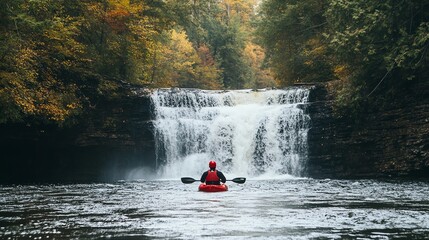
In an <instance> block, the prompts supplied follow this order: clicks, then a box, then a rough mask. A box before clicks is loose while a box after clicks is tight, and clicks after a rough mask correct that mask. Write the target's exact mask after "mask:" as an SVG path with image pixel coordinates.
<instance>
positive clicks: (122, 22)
mask: <svg viewBox="0 0 429 240" xmlns="http://www.w3.org/2000/svg"><path fill="white" fill-rule="evenodd" d="M130 15H131V14H130V12H128V11H127V10H126V9H113V10H111V11H108V12H107V13H106V22H107V24H109V26H110V28H111V29H112V30H113V31H115V32H117V33H123V32H125V31H127V30H128V27H127V21H128V19H129V17H130Z"/></svg>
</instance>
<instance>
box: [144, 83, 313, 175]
mask: <svg viewBox="0 0 429 240" xmlns="http://www.w3.org/2000/svg"><path fill="white" fill-rule="evenodd" d="M308 95H309V90H308V89H305V88H290V89H286V90H260V91H252V90H236V91H223V92H222V91H204V90H190V89H181V90H172V89H160V90H158V91H156V92H154V93H153V94H152V96H151V100H152V103H153V107H154V114H155V120H154V127H155V141H156V152H157V166H158V175H159V176H160V177H162V178H176V177H180V176H185V175H186V176H199V175H200V174H201V172H202V171H203V170H206V169H207V163H208V161H209V160H211V159H213V160H215V161H217V163H218V168H219V169H220V170H222V171H223V172H224V173H227V174H229V175H235V176H238V175H240V176H251V177H261V176H264V177H266V178H278V177H279V176H283V175H291V176H301V175H302V174H303V171H304V169H305V162H306V157H307V132H308V129H309V123H310V117H309V115H308V114H307V113H306V111H305V104H306V103H307V101H308Z"/></svg>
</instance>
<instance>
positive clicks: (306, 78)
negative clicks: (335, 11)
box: [257, 0, 332, 85]
mask: <svg viewBox="0 0 429 240" xmlns="http://www.w3.org/2000/svg"><path fill="white" fill-rule="evenodd" d="M326 5H327V2H326V1H324V0H322V1H319V0H300V1H297V0H287V1H284V0H267V1H264V2H263V3H262V5H261V6H260V10H259V19H258V21H257V26H258V28H257V34H258V36H259V41H260V43H261V44H262V45H263V46H264V47H265V48H266V49H267V58H268V61H269V63H270V64H271V65H272V67H273V68H274V72H275V75H276V77H277V78H278V79H279V80H280V82H281V83H282V85H290V84H292V83H294V82H314V81H323V80H328V79H330V78H331V76H332V71H331V68H332V67H331V62H330V59H329V57H328V56H327V53H328V49H327V47H326V43H325V41H324V38H323V35H322V33H323V32H324V30H325V27H326V20H325V17H324V16H323V13H324V9H325V8H326Z"/></svg>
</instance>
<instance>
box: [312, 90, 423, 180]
mask: <svg viewBox="0 0 429 240" xmlns="http://www.w3.org/2000/svg"><path fill="white" fill-rule="evenodd" d="M428 94H429V87H428V86H427V85H426V86H425V85H416V86H414V87H412V88H410V89H408V91H406V92H404V96H403V97H404V98H403V99H401V104H398V105H396V106H395V107H392V108H390V109H388V110H380V111H373V112H368V114H366V116H365V118H364V119H363V120H362V121H361V122H359V124H354V123H353V122H352V121H350V120H348V119H342V118H336V117H335V116H334V114H333V102H332V98H331V97H330V94H329V93H328V91H327V90H326V88H325V87H323V86H318V87H316V88H315V89H314V90H313V91H312V92H311V96H310V102H311V103H310V105H309V107H308V110H309V112H310V115H311V119H312V128H311V129H310V131H309V134H308V144H309V146H308V149H309V161H308V166H307V169H308V172H307V174H308V175H309V176H311V177H317V178H378V177H381V178H385V177H386V178H388V177H407V178H420V177H424V178H427V177H429V95H428Z"/></svg>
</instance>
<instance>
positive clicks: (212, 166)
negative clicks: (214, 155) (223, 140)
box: [209, 160, 216, 169]
mask: <svg viewBox="0 0 429 240" xmlns="http://www.w3.org/2000/svg"><path fill="white" fill-rule="evenodd" d="M209 168H210V169H213V168H216V162H215V161H213V160H211V161H210V162H209Z"/></svg>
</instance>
